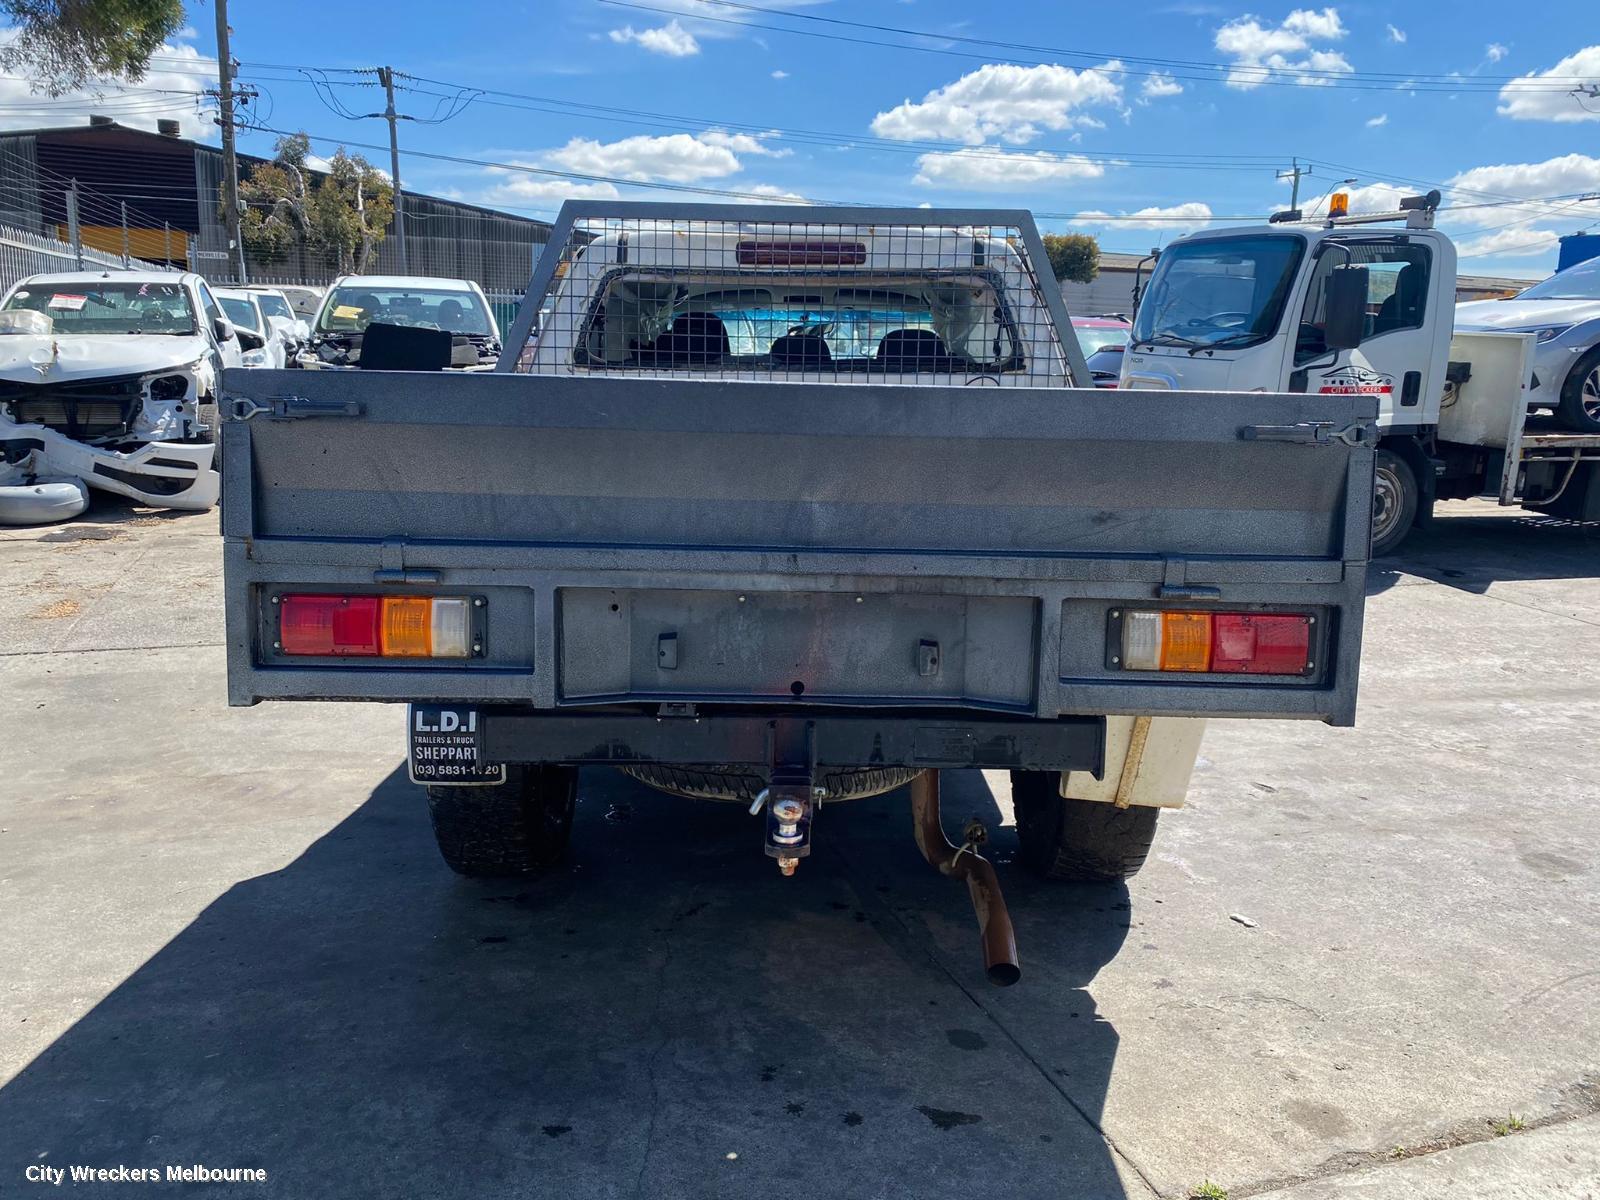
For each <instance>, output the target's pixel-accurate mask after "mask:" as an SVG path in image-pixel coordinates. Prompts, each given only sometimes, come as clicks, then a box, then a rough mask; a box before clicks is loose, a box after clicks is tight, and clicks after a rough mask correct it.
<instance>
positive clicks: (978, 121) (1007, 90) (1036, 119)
mask: <svg viewBox="0 0 1600 1200" xmlns="http://www.w3.org/2000/svg"><path fill="white" fill-rule="evenodd" d="M1121 71H1122V64H1121V63H1120V62H1117V61H1115V60H1112V61H1110V62H1106V63H1103V64H1101V65H1100V66H1099V67H1088V68H1085V69H1084V70H1082V71H1074V70H1072V69H1071V68H1068V67H1062V66H1058V65H1056V64H1055V63H1046V64H1043V65H1040V66H1035V67H1017V66H1008V65H1003V64H996V63H986V64H984V65H983V66H981V67H979V68H978V69H977V70H976V71H971V72H969V73H968V74H966V75H963V76H962V77H961V78H960V79H957V80H956V81H955V82H954V83H949V84H946V85H945V86H944V87H941V88H935V89H934V90H933V91H931V92H929V93H928V94H927V95H926V96H924V97H923V98H922V99H921V100H920V101H917V102H913V101H911V100H906V101H905V102H904V103H903V104H900V105H897V106H896V107H894V108H891V109H889V110H888V111H887V112H880V113H879V114H878V115H877V116H875V117H874V118H873V119H872V132H873V133H875V134H877V135H878V136H879V137H885V138H896V139H899V140H902V141H921V140H932V139H938V140H944V141H956V142H965V143H966V144H967V145H969V146H978V145H982V144H983V143H984V142H985V141H987V140H989V139H990V138H1000V139H1002V140H1004V141H1007V142H1011V143H1012V144H1021V143H1024V142H1028V141H1032V140H1033V139H1034V138H1036V137H1038V136H1039V134H1040V132H1041V130H1044V129H1050V130H1056V131H1060V130H1063V129H1069V128H1071V127H1073V126H1074V125H1083V124H1088V123H1090V122H1091V121H1092V120H1093V118H1086V117H1083V116H1080V115H1078V114H1076V113H1075V111H1074V110H1076V109H1079V108H1082V107H1085V106H1087V105H1118V106H1120V105H1121V103H1122V84H1121V83H1120V82H1119V79H1118V77H1119V75H1120V73H1121Z"/></svg>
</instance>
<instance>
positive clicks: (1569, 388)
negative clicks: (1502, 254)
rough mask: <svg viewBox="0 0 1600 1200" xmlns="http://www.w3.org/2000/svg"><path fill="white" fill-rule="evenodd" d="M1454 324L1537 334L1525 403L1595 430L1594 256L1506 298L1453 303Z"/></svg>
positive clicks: (1599, 351) (1599, 388) (1598, 364)
mask: <svg viewBox="0 0 1600 1200" xmlns="http://www.w3.org/2000/svg"><path fill="white" fill-rule="evenodd" d="M1456 328H1457V329H1461V330H1497V331H1499V332H1502V333H1532V334H1535V335H1537V339H1538V340H1537V341H1536V343H1535V345H1534V352H1533V379H1532V380H1531V382H1530V386H1529V389H1528V407H1529V408H1551V409H1554V410H1555V412H1556V415H1557V417H1558V418H1559V419H1560V420H1561V423H1562V424H1563V425H1566V426H1567V427H1568V428H1570V429H1576V430H1579V431H1580V432H1583V433H1600V258H1591V259H1589V260H1588V261H1587V262H1581V263H1575V264H1574V265H1572V266H1570V267H1568V268H1567V269H1566V270H1565V271H1561V272H1558V273H1557V274H1555V275H1552V276H1550V278H1549V279H1546V280H1544V281H1543V282H1542V283H1536V284H1534V285H1533V286H1532V287H1530V288H1527V289H1526V290H1524V291H1521V292H1519V293H1517V294H1516V295H1515V296H1512V297H1511V298H1510V299H1509V300H1474V301H1471V302H1470V303H1467V304H1458V305H1456Z"/></svg>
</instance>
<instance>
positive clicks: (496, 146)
mask: <svg viewBox="0 0 1600 1200" xmlns="http://www.w3.org/2000/svg"><path fill="white" fill-rule="evenodd" d="M752 3H753V4H755V5H756V6H757V7H758V8H760V9H766V10H771V11H757V10H756V9H752V8H748V7H740V6H735V5H729V4H726V3H723V2H721V0H637V4H636V6H632V7H630V6H623V5H618V4H611V3H603V2H601V0H570V2H568V3H563V4H558V5H550V4H532V3H523V2H516V0H512V2H506V0H501V2H500V3H496V4H477V3H471V2H467V0H461V2H458V3H456V4H455V5H453V6H451V7H450V8H449V9H448V14H447V16H444V17H441V9H440V6H439V5H438V4H437V3H431V2H430V3H427V4H423V3H413V2H411V0H391V2H389V3H362V2H359V0H347V2H346V3H344V4H341V5H338V6H337V7H336V8H329V7H328V6H326V5H313V4H309V3H300V2H298V0H279V2H278V3H273V4H266V3H262V2H260V0H234V4H233V19H232V23H233V28H234V44H233V50H234V55H235V57H236V58H238V59H239V60H240V61H241V63H242V64H243V66H242V70H241V77H242V79H243V80H244V81H245V82H248V83H253V84H254V85H255V86H256V87H257V88H258V89H259V90H260V91H261V93H262V96H261V101H260V104H259V105H258V106H257V108H256V110H255V111H256V120H257V121H258V122H260V123H261V124H263V125H266V126H270V127H272V128H276V129H288V130H293V129H305V130H307V131H309V132H310V133H312V134H313V135H316V137H317V140H316V142H315V149H316V150H317V151H318V152H319V153H323V154H327V153H331V152H332V150H333V148H334V147H335V146H337V145H338V144H340V143H341V142H344V143H361V142H365V143H373V144H378V143H382V142H383V141H384V138H385V129H384V126H383V123H382V122H380V121H374V120H351V119H348V117H347V116H346V115H345V114H346V113H347V112H354V113H364V112H370V111H373V110H375V109H380V108H381V107H382V101H381V93H380V92H379V91H378V90H377V89H376V88H373V87H370V86H361V85H362V83H363V82H369V81H370V77H364V76H359V75H353V74H349V73H347V72H348V71H350V70H352V69H357V68H363V67H369V66H374V65H377V64H380V63H386V64H389V65H392V66H393V67H395V68H396V70H398V71H400V72H404V73H406V74H408V75H410V76H413V77H417V78H416V79H413V80H409V81H405V87H406V88H407V90H406V91H403V92H402V94H401V97H400V106H401V108H402V110H403V111H407V112H411V113H413V114H416V115H419V116H432V117H448V119H445V120H441V121H438V122H437V123H431V124H424V123H413V122H408V123H406V124H405V125H403V126H402V131H401V132H402V144H403V146H405V147H406V148H408V149H414V150H420V151H429V152H433V153H438V154H445V155H453V156H458V157H463V158H469V159H475V160H481V161H483V162H488V163H502V164H510V165H520V166H522V167H525V168H533V169H534V170H541V169H542V170H546V171H563V172H566V173H567V174H568V175H577V176H594V177H602V178H592V179H586V180H585V179H571V178H563V177H558V176H554V175H540V174H536V173H531V172H530V171H525V170H523V171H519V170H506V169H496V168H493V167H483V166H474V165H467V164H462V163H449V162H441V161H429V160H426V159H421V158H405V159H402V173H403V175H404V177H405V181H406V184H407V186H408V187H412V188H416V189H418V190H422V191H429V192H434V193H437V194H442V195H449V196H455V197H460V198H463V199H468V200H472V201H475V202H479V203H484V204H489V205H494V206H501V207H507V208H510V209H514V210H515V211H519V212H528V213H535V214H539V215H548V214H550V213H553V212H554V210H555V209H556V207H558V206H559V203H560V200H561V198H562V197H563V196H564V195H569V194H574V193H576V194H582V195H591V196H610V195H621V196H630V197H631V196H639V197H649V198H669V197H670V196H671V195H672V193H670V192H664V191H658V190H654V189H648V188H644V187H642V186H639V185H642V184H646V183H670V184H676V185H679V186H683V187H700V188H706V189H720V190H726V191H733V192H741V193H748V194H755V195H762V196H773V197H778V196H784V195H794V196H803V197H808V198H813V199H822V200H839V201H862V202H870V203H896V204H911V205H915V204H924V203H927V204H933V205H940V204H960V205H994V206H1003V207H1011V206H1021V207H1027V208H1030V209H1033V210H1034V211H1035V212H1038V213H1041V214H1052V215H1051V216H1050V217H1048V218H1041V222H1040V223H1041V225H1042V226H1044V227H1045V228H1047V229H1057V230H1067V229H1079V230H1083V231H1086V232H1090V233H1094V234H1095V235H1096V236H1098V237H1099V238H1100V239H1101V244H1102V245H1103V246H1104V247H1106V248H1107V249H1113V250H1143V249H1148V248H1149V247H1150V246H1152V245H1155V244H1158V243H1160V242H1162V241H1165V240H1167V239H1169V238H1171V237H1172V236H1175V235H1176V234H1178V233H1182V232H1185V231H1187V230H1189V229H1192V228H1196V227H1198V226H1199V225H1201V224H1204V223H1205V222H1206V221H1207V220H1208V219H1209V220H1213V221H1214V220H1217V219H1219V218H1226V217H1231V216H1247V215H1262V214H1265V213H1267V212H1269V211H1272V210H1273V209H1275V208H1279V207H1284V206H1286V205H1287V202H1288V195H1289V188H1288V185H1287V184H1286V183H1283V182H1279V181H1277V180H1276V179H1275V178H1274V176H1275V173H1276V171H1278V170H1282V169H1287V168H1288V167H1289V166H1290V163H1291V159H1292V158H1293V157H1295V156H1298V157H1299V158H1300V160H1301V161H1302V162H1303V163H1304V162H1307V161H1309V162H1310V163H1311V164H1312V166H1311V170H1312V174H1311V175H1310V176H1309V177H1308V178H1306V179H1305V180H1304V181H1303V183H1302V201H1303V202H1304V203H1310V202H1312V201H1314V200H1316V199H1317V198H1318V197H1321V196H1322V195H1323V194H1324V193H1325V192H1326V191H1327V190H1328V188H1329V187H1330V186H1332V185H1334V184H1336V183H1337V182H1338V181H1339V180H1341V179H1343V178H1346V177H1350V176H1353V177H1355V178H1356V179H1357V180H1358V184H1357V185H1356V186H1355V188H1354V189H1353V190H1354V199H1355V207H1357V208H1362V207H1392V205H1393V201H1394V199H1395V197H1396V196H1398V195H1400V194H1404V193H1408V192H1413V191H1416V190H1421V189H1422V187H1423V185H1434V186H1440V187H1442V188H1443V190H1444V191H1445V193H1446V203H1447V204H1450V205H1452V207H1451V209H1450V210H1449V211H1448V212H1445V213H1444V214H1442V217H1441V224H1443V225H1444V227H1445V228H1447V229H1449V230H1450V231H1451V232H1452V234H1453V235H1454V236H1455V237H1456V238H1457V240H1458V243H1460V244H1461V247H1462V252H1463V262H1462V270H1463V271H1465V272H1473V273H1482V274H1502V273H1503V274H1510V275H1530V276H1532V275H1539V274H1543V273H1545V272H1547V271H1548V270H1549V269H1550V268H1551V267H1552V266H1553V263H1554V259H1555V240H1554V239H1555V237H1556V235H1558V234H1561V233H1566V232H1571V231H1573V230H1575V229H1578V228H1581V227H1585V226H1587V225H1591V224H1593V225H1595V226H1596V228H1597V229H1600V199H1595V200H1583V199H1580V197H1581V196H1582V195H1583V194H1585V193H1589V192H1593V193H1597V194H1600V95H1595V96H1593V97H1588V98H1585V97H1581V96H1579V97H1575V96H1572V95H1569V94H1568V93H1569V91H1570V89H1571V88H1572V87H1575V86H1580V85H1582V84H1584V83H1591V84H1593V85H1596V91H1597V92H1600V21H1597V20H1596V19H1595V14H1594V6H1593V2H1592V0H1587V2H1582V0H1573V2H1565V0H1561V2H1553V3H1545V4H1543V5H1541V6H1540V7H1539V19H1538V20H1537V21H1529V20H1527V19H1526V10H1519V9H1517V8H1515V6H1510V5H1507V4H1505V3H1504V2H1503V0H1499V2H1496V3H1483V2H1479V0H1464V2H1462V3H1455V4H1452V5H1450V6H1449V7H1448V13H1447V15H1446V14H1445V12H1444V8H1443V6H1436V5H1413V6H1408V7H1402V6H1392V5H1373V4H1348V3H1341V4H1335V5H1332V6H1327V7H1322V6H1318V7H1312V8H1295V7H1294V6H1292V5H1277V6H1274V5H1263V4H1259V3H1238V4H1234V3H1221V4H1211V3H1182V2H1178V3H1171V4H1163V3H1162V0H1152V3H1150V4H1146V5H1133V4H1113V3H1103V2H1102V3H1096V4H1074V5H1066V4H1060V3H1038V2H1035V0H1015V2H1014V3H1012V4H1009V5H1006V6H1004V7H1003V8H1002V7H998V6H981V9H980V10H979V14H978V15H975V11H974V6H972V5H971V4H970V3H969V4H963V3H956V2H954V0H909V2H908V0H854V2H852V3H844V2H842V0H833V2H817V3H796V2H795V0H752ZM191 17H192V19H193V24H194V29H192V30H188V31H186V34H187V35H188V36H185V37H184V38H181V39H178V40H177V42H176V44H175V45H174V46H172V47H170V48H168V50H167V51H165V52H164V53H163V55H162V57H161V59H160V61H158V63H157V64H156V68H155V70H154V72H153V73H152V75H151V77H150V78H149V79H147V80H146V81H144V82H143V83H142V84H140V85H135V86H134V87H133V88H132V89H129V90H126V91H123V92H114V93H110V94H106V95H103V96H101V97H99V98H98V99H97V100H96V99H91V98H89V97H83V96H78V97H68V98H65V99H63V100H56V101H45V100H42V99H41V100H38V101H37V102H34V101H31V100H29V99H28V98H26V96H25V89H22V85H21V84H20V83H19V82H18V81H15V80H12V81H7V85H8V88H9V90H5V91H3V94H0V123H5V124H9V125H11V126H13V127H16V126H21V125H30V124H53V123H58V122H59V123H67V122H71V121H76V120H81V119H82V118H83V116H84V115H85V114H86V113H87V112H88V111H89V110H90V109H91V108H95V107H96V106H97V105H98V107H99V109H101V110H105V111H111V112H113V113H114V114H116V115H118V116H119V119H123V120H126V121H129V122H130V123H146V124H149V123H153V121H154V119H155V117H156V116H158V115H164V114H166V113H167V112H168V111H169V110H170V111H171V112H173V113H176V114H177V115H180V116H181V117H182V118H183V119H184V122H185V127H186V131H188V132H190V133H193V134H196V135H201V136H208V137H214V135H215V129H214V126H210V125H209V123H208V115H207V114H206V113H205V112H204V111H203V109H204V102H203V101H202V100H197V99H195V98H194V96H193V95H192V93H193V92H195V91H197V90H199V89H201V88H203V87H205V86H209V84H208V82H207V81H206V79H205V78H204V75H205V72H206V70H207V69H208V68H209V66H210V64H211V59H212V55H213V54H214V45H213V41H212V38H211V36H210V33H211V27H212V21H213V16H212V10H211V9H210V8H209V7H205V8H201V7H199V6H194V7H193V8H192V9H191ZM837 22H856V23H858V24H857V25H848V24H838V23H837ZM862 26H872V27H876V28H863V27H862ZM897 30H898V31H897ZM901 31H909V32H901ZM808 35H823V36H808ZM863 42H877V43H887V44H886V45H882V44H880V45H868V44H862V43H863ZM992 42H1004V43H1010V45H1008V46H997V45H992V44H987V43H992ZM297 68H319V69H322V71H323V72H325V73H319V72H315V71H313V72H311V73H309V74H308V73H302V71H300V70H298V69H297ZM1541 75H1543V76H1546V77H1547V78H1544V79H1540V78H1538V77H1539V76H1541ZM1528 76H1533V77H1534V78H1533V79H1531V80H1528V79H1526V78H1525V77H1528ZM313 79H316V80H317V81H319V82H318V83H313ZM422 80H428V81H437V82H422ZM213 82H214V81H213ZM463 89H486V90H487V91H489V92H490V93H491V94H488V95H476V94H474V93H472V92H469V91H465V90H463ZM495 92H500V93H516V94H518V95H516V96H510V95H495V94H492V93H495ZM519 97H530V98H519ZM1585 105H1587V107H1585ZM586 106H587V107H586ZM603 110H604V111H603ZM619 110H622V111H619ZM1590 110H1593V111H1590ZM272 141H273V135H272V134H270V133H261V132H252V133H250V134H248V135H246V136H245V138H244V139H243V141H242V143H241V144H242V147H243V148H244V149H247V150H249V151H251V152H254V153H260V154H270V153H271V147H272ZM364 153H367V154H368V157H370V158H372V159H373V160H374V161H376V162H380V163H381V164H383V165H387V156H386V154H384V153H380V152H377V151H364ZM607 180H610V181H611V182H607ZM629 181H634V182H629ZM708 198H711V197H708ZM1516 201H1521V202H1520V203H1518V202H1516Z"/></svg>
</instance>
